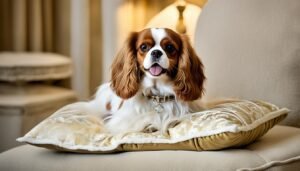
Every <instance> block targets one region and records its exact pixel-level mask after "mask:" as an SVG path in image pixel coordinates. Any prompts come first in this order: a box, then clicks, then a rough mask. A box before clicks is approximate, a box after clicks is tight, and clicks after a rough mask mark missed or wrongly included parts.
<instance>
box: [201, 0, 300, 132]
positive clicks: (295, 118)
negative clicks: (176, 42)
mask: <svg viewBox="0 0 300 171" xmlns="http://www.w3.org/2000/svg"><path fill="white" fill-rule="evenodd" d="M195 38H196V40H195V47H196V49H197V51H198V54H199V55H200V56H201V59H202V61H203V63H204V66H205V72H206V76H207V82H206V95H205V98H206V99H211V98H216V97H238V98H245V99H262V100H266V101H270V102H272V103H274V104H277V105H279V106H282V107H288V108H289V109H291V111H292V112H291V113H290V115H289V116H288V118H287V119H286V120H285V121H284V123H285V124H288V125H293V126H298V127H300V1H299V0H263V1H262V0H242V1H241V0H226V1H224V0H210V1H208V3H207V5H206V6H205V7H204V9H203V11H202V13H201V15H200V17H199V22H198V25H197V29H196V37H195Z"/></svg>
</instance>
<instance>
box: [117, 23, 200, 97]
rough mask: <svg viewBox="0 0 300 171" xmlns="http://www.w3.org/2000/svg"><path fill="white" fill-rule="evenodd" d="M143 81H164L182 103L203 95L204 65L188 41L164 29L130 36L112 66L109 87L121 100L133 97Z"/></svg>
mask: <svg viewBox="0 0 300 171" xmlns="http://www.w3.org/2000/svg"><path fill="white" fill-rule="evenodd" d="M143 77H149V78H151V79H162V78H163V77H167V78H168V79H169V80H170V81H172V82H173V90H174V92H175V93H176V96H177V98H179V99H180V100H183V101H191V100H196V99H198V98H200V97H201V95H202V93H203V82H204V80H205V76H204V73H203V65H202V63H201V61H200V59H199V58H198V56H197V55H196V53H195V51H194V49H193V48H192V46H191V45H190V43H189V39H188V38H187V36H186V35H180V34H178V33H176V32H174V31H172V30H170V29H167V28H151V29H145V30H142V31H140V32H133V33H131V34H130V36H129V37H128V39H127V41H126V42H125V45H124V46H123V48H122V49H121V51H120V52H119V53H118V55H117V57H116V58H115V60H114V62H113V64H112V81H111V86H112V88H113V89H114V91H115V92H116V94H117V95H118V96H120V97H121V98H124V99H127V98H130V97H132V96H134V95H135V94H136V93H137V91H138V90H139V88H140V82H141V80H142V78H143Z"/></svg>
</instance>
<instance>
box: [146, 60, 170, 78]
mask: <svg viewBox="0 0 300 171" xmlns="http://www.w3.org/2000/svg"><path fill="white" fill-rule="evenodd" d="M148 71H149V72H150V74H151V75H153V76H160V75H161V74H163V73H165V72H166V69H164V68H163V67H161V66H160V65H159V64H157V63H156V64H153V65H152V66H151V67H150V68H149V69H148Z"/></svg>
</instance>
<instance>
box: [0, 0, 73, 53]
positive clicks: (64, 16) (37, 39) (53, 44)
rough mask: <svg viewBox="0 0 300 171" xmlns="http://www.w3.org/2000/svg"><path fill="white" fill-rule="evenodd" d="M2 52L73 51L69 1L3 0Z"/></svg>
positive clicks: (0, 20)
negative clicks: (71, 49)
mask: <svg viewBox="0 0 300 171" xmlns="http://www.w3.org/2000/svg"><path fill="white" fill-rule="evenodd" d="M0 26H1V27H0V51H42V52H57V53H60V54H64V55H67V56H69V54H70V1H69V0H63V1H62V0H1V1H0Z"/></svg>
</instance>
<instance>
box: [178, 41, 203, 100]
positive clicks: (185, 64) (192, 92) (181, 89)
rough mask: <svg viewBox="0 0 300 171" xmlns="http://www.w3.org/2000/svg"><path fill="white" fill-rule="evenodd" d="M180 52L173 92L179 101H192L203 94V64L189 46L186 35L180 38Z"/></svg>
mask: <svg viewBox="0 0 300 171" xmlns="http://www.w3.org/2000/svg"><path fill="white" fill-rule="evenodd" d="M181 40H182V52H181V56H180V57H179V62H178V72H177V75H176V77H175V82H174V90H175V92H176V94H177V96H178V97H179V99H180V100H184V101H192V100H196V99H198V98H200V97H201V96H202V94H203V91H204V88H203V83H204V80H205V75H204V71H203V64H202V62H201V61H200V58H199V57H198V56H197V55H196V52H195V51H194V49H193V48H192V46H191V45H190V42H189V39H188V37H187V36H186V35H182V36H181Z"/></svg>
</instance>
